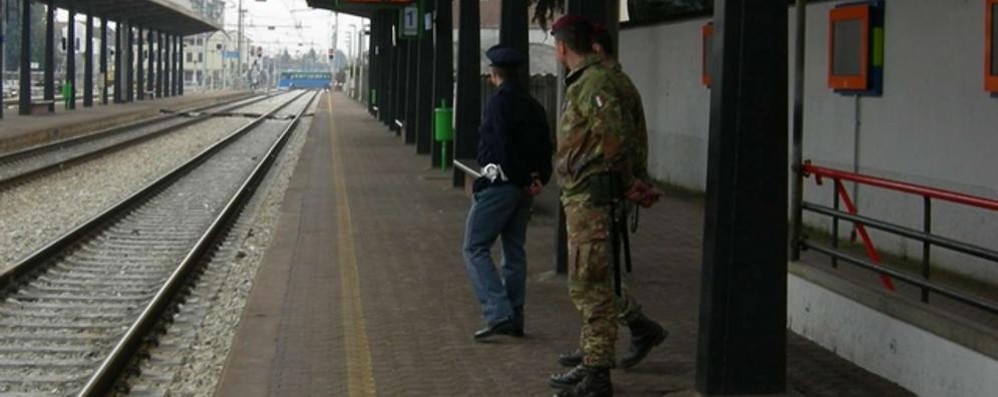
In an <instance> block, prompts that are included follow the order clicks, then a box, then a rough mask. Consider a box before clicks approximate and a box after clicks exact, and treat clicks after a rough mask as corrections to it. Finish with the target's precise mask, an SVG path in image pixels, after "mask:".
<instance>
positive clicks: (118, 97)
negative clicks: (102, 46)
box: [114, 22, 125, 103]
mask: <svg viewBox="0 0 998 397" xmlns="http://www.w3.org/2000/svg"><path fill="white" fill-rule="evenodd" d="M124 28H125V26H124V25H123V24H122V23H121V22H117V23H115V24H114V103H121V102H123V101H124V92H122V88H123V87H122V78H123V77H124V73H123V72H124V68H125V65H124V61H123V59H124V57H123V56H122V55H123V54H122V51H124V50H123V49H122V48H121V47H122V40H123V39H122V37H121V35H122V34H124V33H123V32H122V30H123V29H124Z"/></svg>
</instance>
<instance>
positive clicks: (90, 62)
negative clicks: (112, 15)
mask: <svg viewBox="0 0 998 397" xmlns="http://www.w3.org/2000/svg"><path fill="white" fill-rule="evenodd" d="M86 36H87V39H86V40H87V42H86V44H84V45H83V47H84V50H83V53H84V59H83V107H85V108H89V107H93V106H94V14H93V11H92V10H87V28H86Z"/></svg>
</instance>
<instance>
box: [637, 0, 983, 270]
mask: <svg viewBox="0 0 998 397" xmlns="http://www.w3.org/2000/svg"><path fill="white" fill-rule="evenodd" d="M835 4H837V3H834V2H827V3H818V4H814V5H811V6H809V7H808V17H807V23H808V31H807V43H806V44H807V48H808V53H807V56H806V64H807V69H806V72H805V73H806V74H805V95H806V100H805V109H806V111H805V121H804V135H805V138H804V156H805V159H810V160H813V161H814V162H815V163H816V164H818V165H824V166H830V167H834V168H840V169H845V170H853V169H858V170H859V171H860V172H862V173H865V174H872V175H876V176H881V177H885V178H891V179H898V180H902V181H906V182H912V183H918V184H924V185H929V186H933V187H938V188H943V189H950V190H955V191H958V192H963V193H969V194H974V195H981V196H985V197H998V172H996V170H998V156H995V155H993V153H994V152H995V148H998V99H995V98H992V97H990V96H989V95H988V94H987V93H986V92H984V90H983V81H982V78H983V72H982V71H983V67H984V51H983V50H984V10H985V8H984V7H982V3H981V2H980V1H966V0H960V1H956V0H953V1H933V0H907V1H892V2H889V3H888V4H887V8H886V20H885V25H886V36H885V50H886V52H885V71H884V75H885V82H884V95H883V96H882V97H864V98H861V99H858V100H857V99H856V98H855V97H849V96H843V95H839V94H836V93H834V92H832V91H831V90H829V89H828V88H827V83H826V72H827V66H826V65H827V52H826V51H827V49H826V43H827V30H828V10H829V9H830V8H832V7H834V6H835ZM790 14H791V18H790V27H791V32H793V28H794V26H793V20H794V17H793V14H794V12H793V10H792V9H791V12H790ZM707 21H708V19H707V18H702V19H697V20H687V21H681V22H675V23H668V24H662V25H655V26H650V27H638V28H632V29H625V30H623V31H622V32H621V44H620V47H621V61H622V63H623V64H624V68H625V70H626V71H627V72H628V73H629V74H630V75H631V77H632V78H633V80H634V82H635V83H636V85H637V86H638V87H639V89H640V90H641V93H642V95H643V97H644V101H645V111H646V113H647V114H648V119H649V120H648V121H649V135H650V136H649V140H650V142H651V143H652V145H653V147H652V148H651V152H650V157H651V158H650V169H651V172H652V173H653V175H654V176H655V177H656V178H658V179H660V180H663V181H666V182H669V183H673V184H676V185H680V186H684V187H688V188H692V189H695V190H703V189H704V187H705V178H706V155H707V144H706V142H707V128H708V115H709V99H710V90H709V89H707V88H706V87H704V86H702V85H701V84H700V67H701V65H700V44H701V39H700V37H701V36H700V29H701V27H702V26H703V25H704V24H705V23H706V22H707ZM792 40H793V34H791V43H792ZM790 50H791V59H789V60H788V62H790V63H791V65H792V59H793V45H791V46H790ZM790 70H791V73H793V68H791V69H790ZM792 79H793V76H791V81H792ZM857 102H858V103H857ZM788 122H789V121H788ZM857 125H858V127H857ZM857 134H858V137H859V139H858V140H857V139H856V136H857ZM857 153H858V157H857V156H856V154H857ZM831 194H832V193H831V190H829V188H828V185H827V184H826V186H825V187H816V186H815V185H814V183H813V180H812V181H808V182H807V184H806V185H805V196H806V199H807V200H809V201H814V202H818V203H822V204H827V205H830V204H831ZM857 201H858V202H859V206H860V213H861V214H867V215H870V216H874V217H877V218H881V219H885V220H889V221H891V222H895V223H900V224H903V225H907V226H910V227H921V222H922V212H921V211H922V200H921V198H915V197H911V196H903V195H899V194H897V193H885V192H883V191H879V190H875V189H870V188H862V189H860V190H859V197H858V200H857ZM806 220H807V222H808V223H811V224H816V225H826V226H827V225H828V222H827V221H825V219H824V218H821V217H816V216H808V217H807V218H806ZM842 230H843V231H848V228H847V227H845V226H844V225H843V227H842ZM933 231H934V232H936V233H938V234H941V235H944V236H947V237H951V238H956V239H959V240H963V241H967V242H971V243H975V244H980V245H984V246H987V247H990V248H992V249H998V242H996V240H995V239H994V238H993V236H995V235H998V215H996V214H992V213H988V212H987V211H984V210H976V209H968V208H960V207H958V206H955V205H950V204H946V203H941V202H936V203H934V211H933ZM871 234H872V235H873V239H874V242H875V243H876V244H877V245H878V248H880V249H882V250H888V251H892V252H896V253H900V254H906V255H908V256H910V257H912V258H916V259H917V258H920V256H921V244H920V243H913V242H904V241H902V240H900V239H897V238H894V237H892V236H887V235H884V234H879V233H875V232H874V233H871ZM932 258H933V261H938V262H940V263H941V264H942V265H943V266H947V267H949V268H951V269H953V270H955V271H957V272H961V273H964V274H968V275H973V276H975V277H979V278H983V279H987V280H991V281H993V282H998V264H992V263H987V262H982V261H977V260H973V259H970V258H969V257H966V256H964V255H959V254H954V253H949V252H945V251H944V250H942V249H934V251H933V254H932Z"/></svg>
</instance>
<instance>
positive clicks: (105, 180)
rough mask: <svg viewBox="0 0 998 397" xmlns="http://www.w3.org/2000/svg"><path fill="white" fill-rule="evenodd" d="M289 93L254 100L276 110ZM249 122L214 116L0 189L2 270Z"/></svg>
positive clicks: (255, 107)
mask: <svg viewBox="0 0 998 397" xmlns="http://www.w3.org/2000/svg"><path fill="white" fill-rule="evenodd" d="M287 95H290V94H285V95H284V96H278V97H276V98H271V99H269V100H265V101H262V102H260V103H258V104H254V105H251V106H249V107H247V108H246V109H244V110H245V111H259V110H261V109H271V108H273V107H274V106H277V104H279V103H281V102H282V101H284V100H287V98H288V97H287ZM248 122H249V119H247V118H243V117H220V118H212V119H209V120H207V121H205V122H203V123H198V124H196V125H192V126H189V127H187V128H183V129H181V130H178V131H175V132H173V133H170V134H167V135H164V136H161V137H158V138H155V139H152V140H150V141H147V142H144V143H142V144H139V145H136V146H134V147H131V148H128V149H127V150H122V151H119V152H114V153H111V154H109V155H107V156H103V157H100V158H97V159H94V160H91V161H88V162H85V163H82V164H79V165H76V166H73V167H70V168H68V169H66V170H63V171H60V172H56V173H53V174H50V175H48V176H46V177H44V178H41V179H38V180H34V181H31V182H29V183H26V184H23V185H20V186H17V187H14V188H12V189H10V190H6V191H3V192H0V269H6V268H8V267H9V266H10V265H12V264H13V263H16V262H17V260H19V259H20V258H23V257H24V256H26V255H27V254H30V253H31V252H34V251H35V250H37V249H38V248H40V247H42V246H44V245H45V244H47V243H48V242H50V241H52V240H54V239H55V238H57V237H58V236H60V235H62V234H63V233H65V232H66V231H68V230H71V228H72V227H73V226H75V225H78V224H80V223H82V222H83V221H85V220H87V219H89V218H91V217H93V216H94V215H96V214H97V213H99V212H100V211H101V210H103V209H105V208H107V207H109V206H110V205H112V204H113V203H115V202H117V201H119V200H121V199H123V198H124V197H126V196H127V195H129V194H130V193H132V192H134V191H136V190H138V189H139V188H140V187H142V186H144V185H145V184H147V183H149V182H151V181H153V180H155V179H156V178H157V177H159V176H160V175H162V174H163V173H165V172H167V171H169V170H170V169H172V168H174V167H176V166H177V165H179V164H181V163H182V162H184V161H185V160H187V159H189V158H191V157H192V156H193V155H195V154H196V153H198V152H199V151H201V150H203V149H204V148H205V147H207V146H209V145H210V144H212V143H214V142H217V141H218V140H219V139H221V138H222V137H224V136H226V135H228V134H230V133H232V132H233V131H235V130H236V129H238V128H239V127H241V126H243V125H245V124H246V123H248Z"/></svg>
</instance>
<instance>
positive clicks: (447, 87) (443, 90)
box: [430, 0, 454, 167]
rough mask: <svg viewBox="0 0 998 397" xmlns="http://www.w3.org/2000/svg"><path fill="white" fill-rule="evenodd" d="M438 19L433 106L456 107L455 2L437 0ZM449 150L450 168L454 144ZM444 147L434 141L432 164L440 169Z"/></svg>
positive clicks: (447, 162)
mask: <svg viewBox="0 0 998 397" xmlns="http://www.w3.org/2000/svg"><path fill="white" fill-rule="evenodd" d="M436 3H437V5H436V9H437V18H436V26H434V28H433V34H434V36H435V40H434V48H433V55H434V59H433V106H434V107H436V106H441V105H443V106H447V107H451V108H453V106H454V32H453V29H454V21H453V18H454V0H436ZM431 135H432V134H431ZM451 144H452V145H451V147H448V148H447V155H448V157H449V158H447V159H444V165H445V166H449V165H450V161H451V158H452V157H453V155H454V150H453V142H451ZM442 151H443V145H442V144H441V143H440V142H437V141H436V140H435V139H434V140H433V146H432V147H431V150H430V152H431V153H430V162H431V164H432V165H433V166H434V167H439V166H440V165H441V164H440V155H441V152H442Z"/></svg>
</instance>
